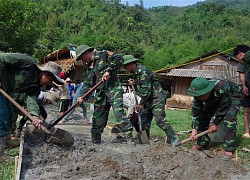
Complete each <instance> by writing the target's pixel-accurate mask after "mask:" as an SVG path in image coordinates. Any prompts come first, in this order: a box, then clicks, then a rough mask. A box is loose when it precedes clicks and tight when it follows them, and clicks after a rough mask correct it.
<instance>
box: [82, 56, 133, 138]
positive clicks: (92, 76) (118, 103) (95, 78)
mask: <svg viewBox="0 0 250 180" xmlns="http://www.w3.org/2000/svg"><path fill="white" fill-rule="evenodd" d="M122 65H123V58H122V56H120V55H119V54H115V55H112V56H110V55H108V52H107V51H101V52H96V53H95V59H94V67H93V69H91V68H90V66H89V65H87V67H86V75H85V78H84V85H85V86H84V87H83V93H84V94H85V93H86V92H87V91H88V90H90V88H91V87H92V86H94V85H95V84H96V83H97V82H99V81H100V80H101V79H102V76H103V74H104V73H105V72H106V71H109V73H110V76H111V78H110V79H109V80H108V81H105V82H104V83H103V84H101V85H100V86H99V87H98V88H97V89H96V94H95V98H94V104H95V107H94V114H93V119H92V120H93V124H92V129H91V134H92V141H93V142H94V143H100V141H101V133H102V132H103V129H104V128H105V126H106V125H107V122H108V115H109V110H110V108H111V106H112V108H113V111H114V116H115V119H116V120H117V122H118V123H117V124H116V127H118V128H119V130H120V131H122V132H126V131H131V130H132V126H131V124H130V122H129V121H128V119H127V118H126V114H125V112H124V109H123V99H122V94H123V90H122V88H121V85H120V83H119V81H118V76H117V70H116V69H117V68H119V67H121V66H122Z"/></svg>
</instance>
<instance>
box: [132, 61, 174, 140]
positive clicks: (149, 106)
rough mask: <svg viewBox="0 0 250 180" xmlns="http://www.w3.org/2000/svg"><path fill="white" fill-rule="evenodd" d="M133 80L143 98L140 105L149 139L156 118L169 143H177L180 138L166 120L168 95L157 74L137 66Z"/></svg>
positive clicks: (143, 125)
mask: <svg viewBox="0 0 250 180" xmlns="http://www.w3.org/2000/svg"><path fill="white" fill-rule="evenodd" d="M133 79H134V80H135V84H136V85H137V90H138V95H139V96H140V97H141V101H140V105H143V109H142V111H141V121H142V130H145V131H146V132H147V135H148V137H149V136H150V126H151V122H152V119H153V116H154V117H155V120H156V122H157V125H158V126H159V127H160V128H161V129H162V130H164V131H165V132H166V135H167V138H168V141H170V142H171V144H173V143H176V142H177V141H178V138H177V136H176V134H175V132H174V131H173V129H172V127H171V126H170V124H169V122H168V121H167V119H166V114H165V105H166V93H165V91H164V90H163V89H162V87H161V85H160V83H159V81H158V79H157V78H156V76H155V74H153V73H152V71H151V70H149V69H148V68H146V67H145V66H142V65H139V64H136V72H135V73H134V78H133Z"/></svg>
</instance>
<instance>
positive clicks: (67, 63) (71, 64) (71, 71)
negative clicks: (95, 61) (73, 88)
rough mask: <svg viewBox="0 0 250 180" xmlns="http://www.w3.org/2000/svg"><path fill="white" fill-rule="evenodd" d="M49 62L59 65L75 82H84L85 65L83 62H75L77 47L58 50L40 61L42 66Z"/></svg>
mask: <svg viewBox="0 0 250 180" xmlns="http://www.w3.org/2000/svg"><path fill="white" fill-rule="evenodd" d="M48 61H54V62H56V63H57V64H59V65H60V66H61V68H62V71H63V72H64V73H65V74H66V76H67V77H70V78H71V79H72V80H73V81H75V80H77V79H78V80H80V81H81V80H82V79H83V73H84V64H83V63H82V61H76V60H75V47H74V46H68V47H64V48H62V49H60V50H56V51H54V52H52V53H50V54H48V55H47V56H46V57H44V58H42V59H40V64H44V63H46V62H48Z"/></svg>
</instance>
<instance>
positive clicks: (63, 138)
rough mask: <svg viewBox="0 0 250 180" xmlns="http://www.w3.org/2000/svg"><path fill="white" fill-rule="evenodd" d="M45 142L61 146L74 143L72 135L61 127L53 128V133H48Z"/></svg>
mask: <svg viewBox="0 0 250 180" xmlns="http://www.w3.org/2000/svg"><path fill="white" fill-rule="evenodd" d="M47 142H48V143H53V144H56V145H58V146H61V147H71V146H72V145H73V144H74V137H73V136H72V135H71V134H70V133H69V132H67V131H65V130H63V129H59V128H53V133H52V134H50V136H49V138H48V140H47Z"/></svg>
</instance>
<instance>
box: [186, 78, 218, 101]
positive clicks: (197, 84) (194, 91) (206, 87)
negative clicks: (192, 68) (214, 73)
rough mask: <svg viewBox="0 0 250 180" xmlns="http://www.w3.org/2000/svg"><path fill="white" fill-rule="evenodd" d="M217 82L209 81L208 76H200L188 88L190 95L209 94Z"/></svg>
mask: <svg viewBox="0 0 250 180" xmlns="http://www.w3.org/2000/svg"><path fill="white" fill-rule="evenodd" d="M214 86H215V84H214V83H212V82H210V81H208V80H207V79H206V78H203V77H198V78H195V79H194V80H193V81H192V82H191V84H190V87H189V89H188V93H189V95H190V96H194V97H195V96H202V95H204V94H207V93H208V92H210V91H211V90H212V89H213V88H214Z"/></svg>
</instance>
